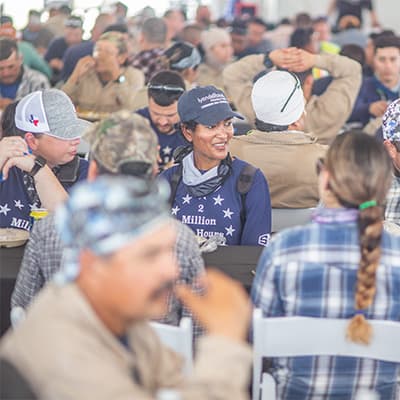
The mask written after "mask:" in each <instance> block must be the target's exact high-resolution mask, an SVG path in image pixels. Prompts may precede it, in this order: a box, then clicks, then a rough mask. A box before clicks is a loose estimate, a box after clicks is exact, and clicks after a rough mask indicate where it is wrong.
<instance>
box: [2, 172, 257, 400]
mask: <svg viewBox="0 0 400 400" xmlns="http://www.w3.org/2000/svg"><path fill="white" fill-rule="evenodd" d="M167 193H168V190H167V188H166V187H165V186H164V185H162V184H160V183H156V182H154V181H152V182H146V181H143V180H140V179H135V178H132V177H110V176H107V177H101V178H99V179H97V180H96V181H94V182H92V183H84V184H80V185H79V186H77V187H76V190H74V191H73V192H72V193H71V196H70V198H69V200H68V201H67V203H66V204H65V205H64V206H63V207H62V208H61V210H60V211H59V212H58V213H57V225H58V229H59V232H60V236H61V237H62V238H63V240H64V243H65V245H66V246H68V249H69V251H68V257H66V262H67V263H68V264H67V265H68V268H66V269H65V270H64V271H63V273H62V274H60V276H59V280H58V284H51V285H48V286H47V287H46V288H45V289H44V290H43V291H42V292H41V294H40V295H39V296H38V298H37V300H36V301H35V302H34V303H33V304H32V306H31V307H30V308H29V310H28V313H27V317H26V319H25V320H24V321H22V322H21V323H20V324H19V326H18V329H15V330H12V331H10V332H9V333H8V334H6V336H5V337H4V338H3V340H2V341H1V343H0V357H2V358H5V359H6V360H8V361H9V362H10V363H12V364H13V365H14V366H15V367H16V368H17V369H18V370H19V371H20V372H21V374H22V375H23V376H24V377H25V378H26V379H27V381H28V382H29V383H30V384H31V385H32V389H33V390H34V391H35V392H36V393H37V394H38V397H40V398H49V399H64V400H88V399H97V400H110V399H131V398H133V399H154V398H156V397H157V392H158V390H160V389H165V388H168V389H171V390H174V392H175V394H176V396H177V397H178V398H181V399H207V398H215V399H219V400H225V399H226V400H228V399H229V400H236V399H237V400H245V399H247V383H248V378H249V372H250V364H251V351H250V349H249V346H248V345H247V344H246V343H245V338H246V333H247V328H248V322H249V319H250V307H249V302H248V299H247V298H246V297H247V296H246V295H245V294H244V289H242V288H241V287H240V286H239V284H237V283H233V282H232V281H231V280H230V279H229V278H226V277H224V276H223V275H222V274H221V273H217V272H216V271H213V272H211V273H209V274H208V280H207V281H206V284H207V291H206V293H205V295H204V296H201V297H200V296H197V295H195V294H193V293H192V292H191V291H190V290H189V289H188V288H187V287H185V286H183V287H179V288H178V290H177V294H178V296H179V298H180V299H182V300H183V301H184V302H185V304H187V305H188V306H189V307H191V308H192V309H193V311H195V313H196V316H197V317H198V319H199V320H200V321H201V322H202V324H203V325H204V326H205V327H206V329H207V332H208V335H207V336H205V337H204V338H202V339H200V343H199V349H198V352H197V357H196V364H195V369H194V373H193V374H192V375H191V376H190V379H185V377H184V376H183V374H182V366H183V362H182V358H181V357H180V356H178V355H177V354H176V353H174V352H173V351H171V350H170V349H168V348H166V347H164V345H162V344H161V343H160V340H159V339H158V337H157V335H156V333H155V332H154V331H153V330H152V329H151V327H150V326H149V324H148V323H147V319H148V318H154V317H157V316H159V315H160V314H162V313H164V312H165V304H166V302H165V300H166V297H167V296H168V294H169V292H170V291H171V286H172V284H173V282H174V280H175V279H176V276H177V274H178V268H177V264H176V261H175V257H174V253H173V246H174V243H175V240H176V231H175V229H174V226H175V225H174V224H173V223H172V221H171V219H170V217H169V216H168V215H169V212H168V203H167V199H168V194H167ZM132 260H134V262H132ZM227 299H229V302H227V301H226V300H227ZM49 374H51V379H50V378H49V376H50V375H49ZM232 377H235V379H232Z"/></svg>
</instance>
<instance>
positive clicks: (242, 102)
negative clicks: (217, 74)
mask: <svg viewBox="0 0 400 400" xmlns="http://www.w3.org/2000/svg"><path fill="white" fill-rule="evenodd" d="M273 67H277V68H282V69H287V70H289V71H292V72H297V73H300V72H304V73H302V74H301V75H302V86H303V92H304V96H305V98H306V100H307V104H306V106H305V107H306V115H305V120H304V124H305V126H304V131H305V132H310V133H312V134H313V135H314V136H315V137H316V138H317V140H318V141H319V142H320V143H323V144H329V143H330V142H331V141H332V140H333V139H334V138H335V136H336V135H337V134H338V133H339V131H340V129H341V128H342V127H343V125H344V124H345V122H346V121H347V119H348V117H349V115H350V113H351V110H352V109H353V105H354V102H355V99H356V98H357V93H358V90H359V88H360V85H361V66H360V64H359V63H357V62H356V61H354V60H350V59H349V58H347V57H343V56H339V55H337V54H320V55H316V54H311V53H308V52H307V51H304V50H300V49H295V48H289V49H277V50H273V51H271V52H270V53H267V54H266V55H263V54H258V55H252V56H248V57H245V58H243V59H242V60H239V61H237V62H235V63H232V64H231V65H228V66H227V67H226V68H225V70H224V73H223V74H224V83H225V88H226V91H227V94H228V96H229V99H230V100H231V101H232V102H233V103H234V104H235V106H236V107H237V109H238V111H239V112H241V113H242V114H243V115H244V116H245V117H246V118H247V120H248V122H249V123H250V124H254V120H255V114H254V110H253V108H252V105H251V90H252V87H253V81H254V78H255V77H256V76H257V75H258V74H260V73H262V72H263V71H265V70H266V69H267V71H269V70H271V69H272V68H273ZM314 67H316V68H320V69H324V70H326V71H328V72H329V73H330V75H331V76H332V78H333V80H332V83H331V84H330V85H329V87H328V90H327V91H326V92H325V93H324V94H323V95H322V96H311V91H312V85H313V77H312V75H311V72H312V68H314Z"/></svg>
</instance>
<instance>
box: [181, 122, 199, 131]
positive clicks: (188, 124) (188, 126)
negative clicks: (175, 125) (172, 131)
mask: <svg viewBox="0 0 400 400" xmlns="http://www.w3.org/2000/svg"><path fill="white" fill-rule="evenodd" d="M198 124H199V123H198V122H196V121H185V122H183V121H182V125H183V126H184V127H185V128H186V129H189V130H190V131H192V132H193V131H195V130H196V127H197V125H198Z"/></svg>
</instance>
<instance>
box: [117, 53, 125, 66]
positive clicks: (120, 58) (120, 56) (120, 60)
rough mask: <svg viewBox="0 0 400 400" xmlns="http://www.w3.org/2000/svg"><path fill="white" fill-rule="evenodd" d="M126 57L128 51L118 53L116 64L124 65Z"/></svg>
mask: <svg viewBox="0 0 400 400" xmlns="http://www.w3.org/2000/svg"><path fill="white" fill-rule="evenodd" d="M127 58H128V53H122V54H118V56H117V60H118V64H119V65H124V63H125V61H126V59H127Z"/></svg>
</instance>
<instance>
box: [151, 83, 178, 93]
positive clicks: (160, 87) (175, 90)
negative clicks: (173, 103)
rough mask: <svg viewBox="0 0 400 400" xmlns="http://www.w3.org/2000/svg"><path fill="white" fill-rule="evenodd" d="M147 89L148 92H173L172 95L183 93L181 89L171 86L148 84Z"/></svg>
mask: <svg viewBox="0 0 400 400" xmlns="http://www.w3.org/2000/svg"><path fill="white" fill-rule="evenodd" d="M148 88H149V89H150V90H159V91H164V92H173V93H183V92H184V91H185V89H184V88H183V87H180V86H173V85H158V84H150V85H149V86H148Z"/></svg>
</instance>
